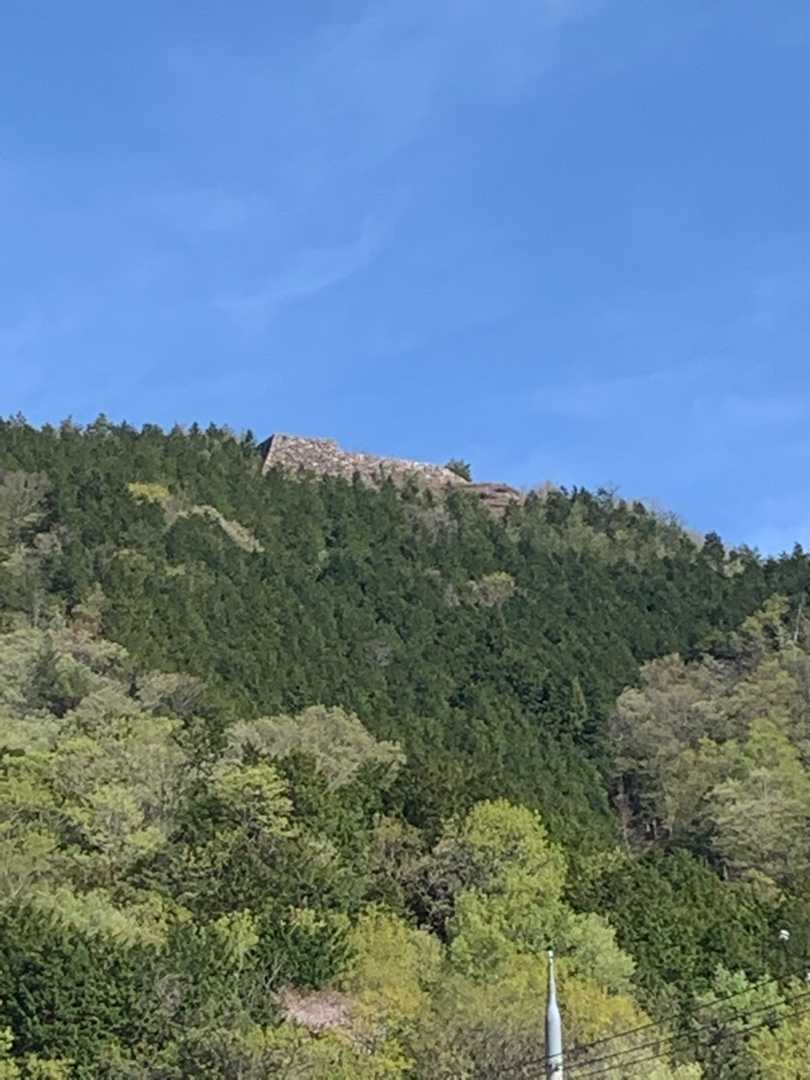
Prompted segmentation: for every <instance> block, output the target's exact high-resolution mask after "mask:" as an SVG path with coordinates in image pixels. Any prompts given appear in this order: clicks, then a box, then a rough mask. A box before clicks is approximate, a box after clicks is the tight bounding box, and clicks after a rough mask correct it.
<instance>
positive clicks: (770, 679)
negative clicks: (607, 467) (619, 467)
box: [0, 418, 810, 1080]
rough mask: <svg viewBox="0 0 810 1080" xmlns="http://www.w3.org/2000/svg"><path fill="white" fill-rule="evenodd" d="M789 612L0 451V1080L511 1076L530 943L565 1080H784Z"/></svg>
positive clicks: (628, 540)
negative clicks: (550, 996)
mask: <svg viewBox="0 0 810 1080" xmlns="http://www.w3.org/2000/svg"><path fill="white" fill-rule="evenodd" d="M808 587H810V559H808V557H807V556H805V555H804V554H803V552H802V551H801V550H800V549H798V548H797V549H796V550H795V551H794V552H793V553H792V554H790V555H786V556H783V557H781V558H778V559H769V560H765V559H762V558H760V557H759V556H758V555H757V554H756V553H753V552H751V551H749V550H747V549H742V550H736V551H735V550H731V551H730V550H726V549H725V548H724V546H723V544H722V542H721V541H720V539H719V538H718V537H716V536H713V535H710V536H708V537H707V538H705V541H702V542H701V541H700V540H698V539H696V538H695V537H693V536H691V535H689V534H687V533H686V532H685V531H684V530H683V529H682V528H680V527H679V525H678V524H677V523H676V522H675V521H674V520H670V519H667V518H666V517H665V516H663V515H661V514H657V513H653V512H650V511H649V510H647V509H645V507H644V506H642V505H641V504H637V503H636V504H633V503H627V502H624V501H622V500H620V499H618V498H617V497H615V496H614V495H612V494H610V493H607V492H597V493H589V492H586V491H582V490H573V491H564V490H563V491H560V490H554V489H548V490H543V491H540V492H537V493H534V494H531V495H529V497H528V498H527V500H526V502H525V504H524V505H514V506H511V507H510V508H509V509H508V511H507V513H506V516H505V517H504V518H503V519H500V518H496V517H494V516H493V515H491V514H490V513H488V512H487V510H486V509H485V508H484V507H482V506H481V505H479V504H478V502H477V501H476V500H475V499H471V498H470V497H469V496H467V495H465V493H464V491H463V490H459V491H453V492H449V493H447V494H446V495H441V494H437V493H435V492H431V491H429V490H426V489H425V488H424V487H422V486H420V485H419V484H418V483H416V482H414V483H413V484H411V485H410V486H408V485H406V486H405V487H404V488H403V487H401V486H400V487H397V486H394V484H393V483H387V484H383V485H382V487H381V488H380V489H379V490H376V489H374V488H371V487H369V486H368V485H366V484H363V483H362V482H360V480H359V479H357V480H355V482H350V481H347V480H344V479H334V478H329V477H326V478H321V479H304V478H297V477H291V476H289V475H286V474H284V473H282V472H280V471H277V470H270V471H269V472H268V473H267V474H266V475H262V473H261V459H260V456H259V454H258V450H257V444H256V442H255V440H254V438H253V437H252V435H249V434H248V435H246V436H243V437H235V436H233V435H232V434H230V433H229V432H227V431H224V430H219V429H215V428H213V427H212V428H209V429H208V430H206V431H203V430H200V429H197V428H192V429H191V430H189V431H183V430H180V429H176V430H173V431H172V432H171V433H168V434H166V433H164V432H162V431H161V430H160V429H159V428H157V427H146V428H144V429H142V430H135V429H133V428H131V427H128V426H126V425H112V424H110V423H108V422H107V421H105V420H104V419H103V418H102V419H100V420H98V421H97V422H96V423H94V424H92V425H90V426H89V427H87V428H86V429H80V428H78V427H76V426H75V425H72V424H71V423H65V424H63V425H61V427H59V428H57V429H54V428H43V429H35V428H32V427H30V426H29V425H28V424H26V423H25V421H23V420H22V419H15V420H9V421H6V422H4V423H2V424H0V769H1V770H2V772H0V1078H2V1077H9V1078H11V1077H31V1078H33V1077H42V1078H45V1077H51V1078H54V1080H58V1078H61V1077H77V1078H88V1077H109V1078H113V1077H115V1078H130V1077H132V1078H150V1080H151V1078H155V1080H158V1078H160V1080H164V1078H165V1080H173V1078H179V1077H190V1076H206V1077H234V1078H242V1080H245V1078H247V1080H250V1078H256V1080H259V1078H264V1077H270V1076H283V1077H287V1078H291V1080H304V1078H307V1080H308V1078H312V1080H320V1078H323V1080H326V1078H333V1077H336V1078H340V1077H344V1078H346V1080H348V1078H355V1077H357V1078H360V1080H363V1078H392V1080H396V1078H399V1080H417V1078H426V1080H427V1078H437V1080H455V1078H459V1080H461V1078H470V1080H478V1078H487V1080H488V1078H493V1080H494V1078H495V1077H502V1076H515V1077H534V1076H542V1075H543V1070H544V1065H543V1053H544V1048H543V1033H542V1021H543V1000H544V982H545V976H546V967H545V963H546V962H545V955H546V949H547V947H548V945H549V944H550V943H553V944H554V945H555V947H556V949H557V951H558V954H559V968H560V984H561V985H560V992H561V1004H562V1007H563V1012H564V1021H565V1027H566V1039H567V1043H568V1046H569V1051H570V1059H569V1073H570V1075H571V1076H572V1077H574V1078H576V1077H578V1076H580V1077H584V1076H585V1075H589V1076H595V1075H600V1076H602V1077H604V1078H605V1080H612V1078H613V1077H617V1078H618V1077H625V1076H628V1075H630V1076H633V1075H639V1076H642V1075H643V1076H645V1077H653V1078H657V1080H673V1078H677V1080H696V1078H698V1077H700V1076H704V1077H706V1078H713V1077H722V1078H730V1080H737V1078H739V1080H745V1078H754V1077H764V1078H766V1080H770V1078H774V1080H776V1078H780V1080H781V1078H784V1077H791V1076H796V1077H806V1076H808V1075H810V1050H808V1046H809V1045H810V1014H808V1015H807V1016H805V1015H804V1013H805V1010H806V1009H807V1008H810V988H808V987H807V984H806V983H805V982H804V976H805V971H806V970H810V885H808V881H809V880H810V878H809V877H808V874H809V873H810V840H808V837H810V618H808V616H809V615H810V608H808V607H807V599H806V597H807V593H808ZM783 929H788V930H789V934H790V936H789V939H788V940H785V935H784V934H782V935H780V930H783ZM637 1029H641V1030H640V1031H639V1030H637ZM627 1032H630V1034H626V1033H627ZM603 1040H609V1041H603ZM642 1059H645V1061H644V1062H642ZM646 1059H649V1060H646ZM636 1062H638V1063H639V1064H634V1063H636ZM791 1069H792V1070H793V1071H790V1070H791Z"/></svg>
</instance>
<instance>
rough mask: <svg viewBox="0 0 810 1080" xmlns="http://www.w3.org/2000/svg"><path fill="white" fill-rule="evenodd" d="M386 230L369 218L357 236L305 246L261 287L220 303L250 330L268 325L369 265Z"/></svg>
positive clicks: (219, 306)
mask: <svg viewBox="0 0 810 1080" xmlns="http://www.w3.org/2000/svg"><path fill="white" fill-rule="evenodd" d="M383 239H384V231H383V230H382V229H381V228H380V226H379V225H377V224H376V223H375V222H374V221H372V220H370V219H367V220H366V221H365V223H364V225H363V228H362V230H361V232H360V235H359V236H358V237H357V239H356V240H352V241H351V242H349V243H347V244H342V245H339V246H337V247H330V248H305V249H303V250H301V251H299V252H298V254H297V255H296V256H295V257H294V258H293V259H292V260H291V262H290V263H289V265H288V266H287V267H286V268H285V269H284V270H282V271H281V272H280V273H278V274H276V275H274V276H273V277H271V278H269V279H268V280H267V281H266V282H265V283H264V284H263V285H262V286H261V287H260V288H258V289H256V290H254V291H249V292H245V293H243V294H241V295H231V296H223V297H220V298H218V299H217V301H216V306H217V307H218V308H219V309H220V310H222V311H224V312H226V313H227V314H228V315H230V316H231V318H233V319H234V321H235V322H236V323H237V324H238V325H239V326H241V327H242V328H243V329H246V330H261V329H264V328H265V327H266V326H267V325H268V324H269V323H270V322H271V321H272V319H273V318H274V317H275V316H276V315H277V314H278V312H279V311H280V310H281V309H282V308H284V307H286V306H289V305H291V304H296V303H300V302H301V301H304V300H309V299H312V298H313V297H315V296H317V295H318V294H319V293H322V292H324V291H326V290H327V289H331V288H333V287H334V286H335V285H338V284H340V283H341V282H342V281H345V280H346V279H347V278H350V277H352V276H353V275H354V274H356V273H358V272H359V271H361V270H363V269H365V268H366V267H367V266H369V265H370V264H371V263H372V262H373V261H374V260H375V259H376V258H377V257H378V255H379V254H380V252H381V250H382V247H383Z"/></svg>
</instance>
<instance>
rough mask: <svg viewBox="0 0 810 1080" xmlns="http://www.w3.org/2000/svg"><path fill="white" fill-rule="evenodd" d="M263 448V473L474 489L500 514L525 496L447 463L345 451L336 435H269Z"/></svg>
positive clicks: (494, 511) (464, 489)
mask: <svg viewBox="0 0 810 1080" xmlns="http://www.w3.org/2000/svg"><path fill="white" fill-rule="evenodd" d="M259 450H260V452H261V455H262V471H263V472H267V471H268V470H269V469H283V470H284V471H285V472H290V473H295V474H301V475H310V476H339V477H342V478H343V479H345V480H352V479H354V477H355V476H359V477H360V478H361V480H364V481H365V482H366V483H368V484H371V485H377V484H380V483H382V482H383V481H384V480H391V481H393V482H394V483H395V484H404V483H406V482H407V481H409V480H415V481H416V482H417V483H420V484H423V485H424V486H425V487H429V488H431V489H432V490H434V491H449V490H453V491H464V492H469V493H470V494H471V495H474V496H475V497H476V498H478V499H479V500H480V501H481V502H482V503H483V504H484V505H485V506H486V507H487V508H488V509H489V510H491V511H492V512H493V513H495V514H497V515H498V516H502V515H503V514H504V513H505V512H506V510H507V508H508V507H509V506H513V505H515V504H516V503H520V502H522V501H523V496H522V495H521V493H520V492H519V491H516V490H515V488H512V487H509V485H508V484H499V483H493V484H473V483H470V481H469V480H465V479H464V478H463V477H461V476H458V475H457V474H456V473H454V472H453V471H452V470H451V469H446V468H444V466H442V465H430V464H427V463H425V462H422V461H408V460H405V459H403V458H388V457H378V456H377V455H376V454H364V453H353V452H351V451H349V450H344V449H343V448H342V447H341V446H339V445H338V444H337V442H335V440H334V439H312V438H303V437H302V436H300V435H285V434H277V435H271V436H270V438H269V439H266V440H265V441H264V442H263V443H262V444H261V446H260V447H259Z"/></svg>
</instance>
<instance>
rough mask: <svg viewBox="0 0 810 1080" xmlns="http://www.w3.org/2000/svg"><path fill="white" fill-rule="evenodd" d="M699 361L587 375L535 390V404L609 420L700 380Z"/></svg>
mask: <svg viewBox="0 0 810 1080" xmlns="http://www.w3.org/2000/svg"><path fill="white" fill-rule="evenodd" d="M699 376H700V368H699V366H698V365H686V364H684V365H680V366H678V367H677V368H675V367H673V368H668V369H660V370H655V371H645V372H639V373H635V374H632V375H619V376H616V377H615V378H606V379H593V378H587V377H584V378H582V379H581V380H577V381H574V380H571V381H569V382H566V383H563V384H555V385H551V386H544V387H541V388H539V389H538V390H537V391H535V394H534V397H533V403H534V407H535V409H536V410H537V411H539V412H545V413H551V414H553V415H556V416H560V417H563V418H565V419H570V420H607V419H617V418H620V417H625V416H628V415H631V414H633V413H638V411H639V409H641V408H643V407H645V406H646V405H648V404H649V402H650V401H654V400H667V401H668V403H670V404H671V401H672V395H673V393H674V392H679V393H683V392H684V391H688V390H690V389H691V388H692V387H694V385H695V384H696V382H697V380H698V379H699Z"/></svg>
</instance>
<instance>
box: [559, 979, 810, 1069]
mask: <svg viewBox="0 0 810 1080" xmlns="http://www.w3.org/2000/svg"><path fill="white" fill-rule="evenodd" d="M747 992H748V993H750V990H749V991H747ZM807 998H810V990H806V991H805V992H804V993H802V994H796V995H795V996H794V997H791V998H785V999H784V1000H783V1001H782V1002H781V1003H780V1002H774V1003H772V1004H770V1005H760V1006H758V1007H757V1008H755V1009H740V1011H739V1012H736V1013H732V1014H731V1016H724V1017H721V1018H717V1019H715V1020H710V1021H709V1022H708V1023H706V1024H701V1025H700V1027H697V1028H692V1029H691V1030H689V1031H683V1032H681V1033H680V1034H677V1035H661V1036H659V1037H658V1038H657V1039H652V1040H650V1042H646V1043H642V1044H641V1046H632V1047H629V1048H628V1049H627V1050H614V1051H613V1052H612V1053H610V1054H603V1055H602V1057H598V1058H592V1059H591V1060H590V1061H585V1062H583V1063H582V1064H581V1065H580V1066H579V1068H586V1069H589V1068H590V1067H591V1066H592V1065H598V1064H599V1063H600V1062H603V1061H613V1060H615V1059H616V1058H620V1057H624V1056H626V1055H627V1054H637V1053H639V1052H640V1051H641V1050H649V1049H650V1048H651V1047H658V1046H660V1045H661V1043H662V1042H668V1043H669V1044H670V1049H671V1048H672V1044H674V1043H678V1042H683V1041H684V1040H687V1039H691V1038H693V1037H694V1036H695V1035H699V1034H700V1033H701V1032H702V1031H710V1030H711V1029H712V1028H713V1027H715V1025H716V1024H717V1023H723V1024H729V1023H732V1022H733V1021H735V1020H742V1019H745V1018H747V1017H749V1016H756V1015H757V1014H758V1013H764V1012H773V1011H775V1010H776V1009H778V1008H779V1006H780V1004H781V1005H792V1004H794V1003H795V1002H797V1001H803V1000H805V999H807ZM713 1005H714V1003H713ZM713 1005H712V1007H713ZM575 1052H576V1051H575ZM577 1068H578V1066H577V1065H576V1064H574V1065H573V1067H572V1069H571V1074H572V1075H574V1074H576V1072H577ZM611 1068H612V1066H611ZM586 1075H587V1074H586Z"/></svg>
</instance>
